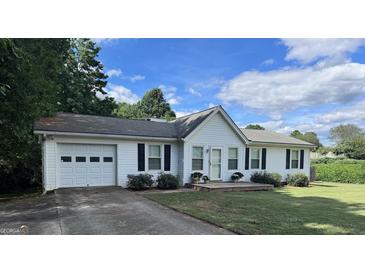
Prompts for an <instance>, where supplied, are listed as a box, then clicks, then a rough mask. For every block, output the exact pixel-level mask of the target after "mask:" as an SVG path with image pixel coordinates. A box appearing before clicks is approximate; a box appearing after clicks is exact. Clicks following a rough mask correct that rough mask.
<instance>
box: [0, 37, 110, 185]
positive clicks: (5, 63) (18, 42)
mask: <svg viewBox="0 0 365 274" xmlns="http://www.w3.org/2000/svg"><path fill="white" fill-rule="evenodd" d="M99 50H100V48H98V47H97V46H96V45H95V43H94V42H93V41H91V40H90V39H0V100H1V104H0V126H1V131H0V176H1V178H0V181H1V182H0V188H1V187H2V185H4V184H6V183H7V182H11V183H13V182H16V181H17V178H21V180H20V179H19V181H24V182H27V183H29V180H32V181H37V180H39V176H40V167H41V157H40V152H41V150H40V147H39V144H38V140H37V138H36V137H35V136H34V135H33V132H32V126H33V123H34V121H35V120H37V119H39V118H40V117H43V116H51V115H54V114H55V113H56V112H57V111H67V112H74V113H88V114H101V115H112V111H113V109H114V108H115V106H116V103H115V102H114V100H113V99H112V98H109V97H106V98H104V99H102V98H99V96H100V95H102V94H105V92H104V90H103V88H104V87H105V85H106V83H107V82H106V78H107V76H106V75H105V74H104V73H103V72H102V70H103V65H102V64H101V62H100V61H99V60H98V59H97V55H98V52H99ZM25 175H26V176H25ZM22 176H23V177H22ZM24 176H25V177H24ZM37 177H38V178H37ZM30 178H31V179H30Z"/></svg>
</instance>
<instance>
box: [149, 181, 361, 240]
mask: <svg viewBox="0 0 365 274" xmlns="http://www.w3.org/2000/svg"><path fill="white" fill-rule="evenodd" d="M145 197H147V198H149V199H151V200H154V201H156V202H158V203H161V204H163V205H166V206H168V207H171V208H174V209H176V210H177V211H180V212H183V213H186V214H189V215H192V216H195V217H197V218H199V219H202V220H205V221H208V222H211V223H214V224H216V225H218V226H221V227H224V228H227V229H230V230H232V231H235V232H237V233H240V234H365V185H358V184H341V183H327V182H326V183H324V182H316V183H312V184H311V186H310V187H308V188H299V187H289V186H288V187H285V188H281V189H275V190H273V191H257V192H182V193H153V194H152V193H151V194H146V195H145Z"/></svg>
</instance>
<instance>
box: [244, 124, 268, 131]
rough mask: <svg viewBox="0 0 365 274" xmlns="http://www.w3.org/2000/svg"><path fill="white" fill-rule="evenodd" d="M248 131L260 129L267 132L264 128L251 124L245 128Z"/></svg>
mask: <svg viewBox="0 0 365 274" xmlns="http://www.w3.org/2000/svg"><path fill="white" fill-rule="evenodd" d="M245 128H246V129H260V130H265V128H264V127H263V126H260V125H259V124H249V125H247V126H246V127H245Z"/></svg>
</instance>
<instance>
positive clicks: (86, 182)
mask: <svg viewBox="0 0 365 274" xmlns="http://www.w3.org/2000/svg"><path fill="white" fill-rule="evenodd" d="M115 155H116V146H113V145H89V144H88V145H86V144H58V166H59V168H58V169H59V174H58V176H59V178H58V185H59V187H73V186H74V187H82V186H107V185H115V184H116V161H115ZM61 157H63V158H62V159H61ZM70 157H71V161H70ZM76 157H80V158H78V162H76ZM91 157H92V158H91ZM104 157H109V158H108V159H109V160H110V157H111V158H112V162H104Z"/></svg>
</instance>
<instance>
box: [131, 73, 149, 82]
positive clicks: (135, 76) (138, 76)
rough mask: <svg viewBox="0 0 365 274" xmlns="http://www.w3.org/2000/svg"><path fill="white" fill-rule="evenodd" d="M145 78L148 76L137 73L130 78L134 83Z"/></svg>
mask: <svg viewBox="0 0 365 274" xmlns="http://www.w3.org/2000/svg"><path fill="white" fill-rule="evenodd" d="M144 79H146V77H145V76H143V75H139V74H136V75H133V76H131V77H130V80H131V82H132V83H134V82H136V81H141V80H144Z"/></svg>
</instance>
